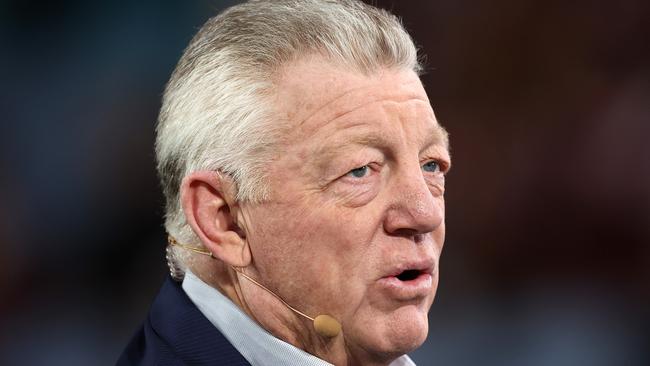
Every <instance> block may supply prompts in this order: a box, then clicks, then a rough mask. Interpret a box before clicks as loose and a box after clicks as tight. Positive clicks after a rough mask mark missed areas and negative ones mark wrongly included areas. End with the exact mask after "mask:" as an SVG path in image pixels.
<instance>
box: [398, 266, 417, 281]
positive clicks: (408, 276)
mask: <svg viewBox="0 0 650 366" xmlns="http://www.w3.org/2000/svg"><path fill="white" fill-rule="evenodd" d="M419 275H420V271H418V270H415V269H408V270H406V271H404V272H402V273H400V274H399V275H397V279H398V280H400V281H411V280H414V279H416V278H417V277H418V276H419Z"/></svg>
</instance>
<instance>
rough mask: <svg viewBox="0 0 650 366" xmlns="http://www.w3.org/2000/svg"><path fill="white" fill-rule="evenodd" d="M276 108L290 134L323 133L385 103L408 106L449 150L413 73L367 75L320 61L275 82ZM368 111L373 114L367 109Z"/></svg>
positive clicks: (292, 68) (299, 65) (300, 65)
mask: <svg viewBox="0 0 650 366" xmlns="http://www.w3.org/2000/svg"><path fill="white" fill-rule="evenodd" d="M275 83H276V86H277V89H276V90H277V92H276V93H275V96H274V98H275V100H274V105H275V106H277V109H278V111H277V112H278V113H279V114H280V118H281V119H282V120H283V121H284V123H286V124H287V126H288V128H289V130H291V131H296V130H300V131H302V132H304V133H305V134H307V135H308V134H310V132H313V131H317V130H320V129H321V128H323V127H324V126H326V125H327V124H330V123H331V122H332V121H336V120H340V119H344V118H345V117H346V114H349V113H359V111H360V110H361V111H363V110H364V109H363V108H364V107H366V106H370V105H372V104H373V103H379V102H381V101H387V100H388V101H391V102H395V103H409V104H410V105H413V106H415V107H414V108H413V110H416V111H417V112H418V114H419V116H418V117H419V118H420V119H422V120H426V121H428V124H429V125H430V126H429V128H427V130H428V132H430V133H431V134H432V135H433V137H435V139H436V140H438V141H437V142H438V143H439V144H440V145H442V146H444V148H447V146H448V143H447V133H446V132H445V130H444V129H443V128H442V127H441V126H440V125H439V124H438V123H437V121H436V118H435V115H434V113H433V109H432V108H431V105H430V103H429V99H428V97H427V95H426V92H425V90H424V87H423V86H422V83H421V82H420V79H419V77H418V76H417V74H416V73H415V72H413V71H411V70H395V69H381V70H377V71H376V72H375V73H372V74H370V75H366V74H363V73H360V72H355V71H354V70H346V69H345V68H343V67H340V66H337V65H333V64H331V63H328V62H327V61H324V60H322V59H319V58H310V59H305V60H300V61H298V62H295V63H292V64H290V65H288V66H286V67H285V68H284V69H283V70H282V71H281V72H280V73H279V74H278V77H277V79H276V82H275ZM367 109H368V108H367Z"/></svg>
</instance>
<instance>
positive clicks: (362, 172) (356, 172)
mask: <svg viewBox="0 0 650 366" xmlns="http://www.w3.org/2000/svg"><path fill="white" fill-rule="evenodd" d="M366 174H368V166H367V165H364V166H362V167H359V168H355V169H352V170H350V171H349V172H348V175H350V176H353V177H355V178H363V177H365V176H366Z"/></svg>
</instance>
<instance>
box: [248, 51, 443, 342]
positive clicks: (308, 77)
mask: <svg viewBox="0 0 650 366" xmlns="http://www.w3.org/2000/svg"><path fill="white" fill-rule="evenodd" d="M278 84H279V86H278V90H279V91H278V93H277V95H276V100H275V105H277V106H279V107H278V108H279V110H280V112H281V119H284V120H286V123H289V127H290V128H289V131H290V132H289V133H288V135H287V136H286V139H285V141H283V145H282V146H283V148H282V149H283V151H282V152H281V154H280V155H279V156H278V158H277V159H276V160H275V161H270V162H269V163H268V164H269V166H268V168H269V171H270V175H269V177H270V186H271V196H270V199H269V200H268V201H266V202H264V203H261V204H244V205H243V206H242V212H243V215H244V216H245V218H246V220H245V221H246V222H247V227H246V231H247V240H248V242H249V244H250V248H251V253H252V257H253V265H254V266H255V270H256V271H257V272H258V275H259V278H260V279H261V280H262V281H263V283H265V284H266V285H267V286H268V287H269V288H270V289H272V290H273V291H274V292H275V293H277V294H278V295H279V296H280V297H282V298H283V299H284V300H285V301H287V303H289V304H291V305H292V306H294V307H295V308H297V309H300V310H301V311H303V312H305V313H307V314H309V315H311V316H316V315H318V314H330V315H332V316H333V317H335V318H336V319H338V320H339V321H340V322H341V324H342V327H343V332H342V334H343V336H344V337H345V343H346V346H348V347H349V348H351V349H352V350H353V351H355V352H359V351H363V352H366V353H369V354H373V353H382V354H395V355H399V354H403V353H406V352H408V351H411V350H412V349H414V348H416V347H418V346H419V345H420V344H421V343H422V342H423V341H424V340H425V338H426V335H427V331H428V324H427V312H428V310H429V307H430V306H431V303H432V301H433V298H434V295H435V292H436V287H437V284H438V260H439V257H440V252H441V250H442V246H443V241H444V237H445V224H444V214H445V211H444V197H443V193H444V175H443V173H444V172H445V171H446V170H447V169H448V167H449V164H450V163H449V154H448V152H447V147H446V146H445V139H444V137H443V132H442V130H441V128H440V127H439V125H438V124H437V122H436V119H435V116H434V114H433V111H432V109H431V107H430V105H429V101H428V99H427V96H426V93H425V91H424V89H423V87H422V84H421V83H420V80H419V78H418V77H417V75H416V74H415V73H413V72H411V71H395V70H384V71H381V72H380V73H376V74H374V75H372V76H363V75H361V74H358V73H351V72H347V71H345V70H343V69H341V68H336V67H333V66H331V65H330V64H327V63H325V62H324V61H321V60H319V59H309V60H304V61H301V62H297V63H295V64H293V65H291V66H290V67H287V68H286V69H285V70H284V72H283V73H282V76H281V77H280V79H279V81H278Z"/></svg>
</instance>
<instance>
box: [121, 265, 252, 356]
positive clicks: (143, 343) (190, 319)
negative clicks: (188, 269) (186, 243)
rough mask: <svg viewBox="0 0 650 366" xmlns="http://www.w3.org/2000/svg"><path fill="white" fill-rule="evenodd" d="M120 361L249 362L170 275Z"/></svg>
mask: <svg viewBox="0 0 650 366" xmlns="http://www.w3.org/2000/svg"><path fill="white" fill-rule="evenodd" d="M117 365H118V366H127V365H147V366H148V365H152V366H153V365H161V366H162V365H170V366H171V365H197V366H199V365H206V366H207V365H211V366H212V365H242V366H243V365H247V366H250V364H249V363H248V361H246V359H244V357H243V356H242V355H241V354H240V353H239V352H237V350H236V349H235V348H234V347H233V346H232V344H230V342H228V340H227V339H226V338H225V337H224V336H223V335H222V334H221V332H219V331H218V330H217V328H215V326H214V325H212V323H210V321H209V320H208V319H207V318H206V317H205V316H204V315H203V314H202V313H201V312H200V311H199V309H197V307H196V306H194V304H193V303H192V301H191V300H190V299H189V297H187V294H185V291H183V289H182V288H181V284H180V283H179V282H176V281H174V280H173V279H172V278H171V277H169V276H168V277H167V280H166V281H165V283H164V284H163V286H162V288H161V289H160V292H159V293H158V296H156V299H155V300H154V302H153V304H152V305H151V309H150V310H149V315H148V316H147V319H146V320H145V321H144V323H143V325H142V328H141V329H140V330H139V331H138V332H137V333H136V334H135V335H134V336H133V339H132V340H131V342H130V343H129V344H128V346H127V347H126V349H125V350H124V353H122V356H120V359H119V360H118V361H117Z"/></svg>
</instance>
